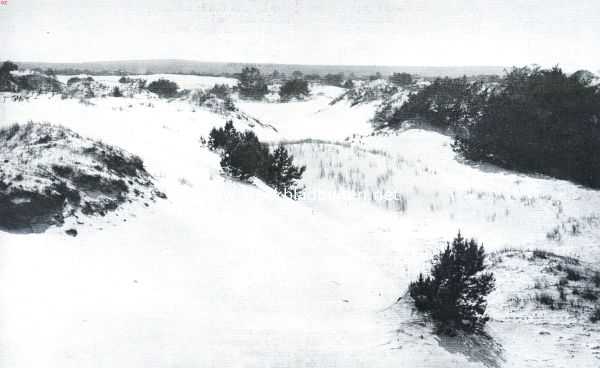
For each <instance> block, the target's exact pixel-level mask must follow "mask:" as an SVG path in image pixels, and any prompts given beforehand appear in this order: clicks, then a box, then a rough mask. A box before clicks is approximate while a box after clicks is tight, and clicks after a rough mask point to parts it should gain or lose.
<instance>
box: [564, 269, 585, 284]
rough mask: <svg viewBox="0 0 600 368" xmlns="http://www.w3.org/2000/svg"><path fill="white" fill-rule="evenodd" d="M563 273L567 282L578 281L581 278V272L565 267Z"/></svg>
mask: <svg viewBox="0 0 600 368" xmlns="http://www.w3.org/2000/svg"><path fill="white" fill-rule="evenodd" d="M565 272H566V273H567V280H570V281H579V280H581V278H582V277H581V272H579V271H577V270H576V269H574V268H571V267H567V268H566V269H565Z"/></svg>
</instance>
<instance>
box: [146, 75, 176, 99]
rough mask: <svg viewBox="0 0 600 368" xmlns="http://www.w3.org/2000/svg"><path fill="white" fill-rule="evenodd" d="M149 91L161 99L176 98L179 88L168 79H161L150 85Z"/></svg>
mask: <svg viewBox="0 0 600 368" xmlns="http://www.w3.org/2000/svg"><path fill="white" fill-rule="evenodd" d="M147 89H148V91H150V92H153V93H156V94H157V95H158V96H159V97H167V98H169V97H175V96H176V95H177V91H178V90H179V86H178V85H177V83H175V82H173V81H170V80H168V79H163V78H161V79H159V80H155V81H153V82H151V83H150V84H148V87H147Z"/></svg>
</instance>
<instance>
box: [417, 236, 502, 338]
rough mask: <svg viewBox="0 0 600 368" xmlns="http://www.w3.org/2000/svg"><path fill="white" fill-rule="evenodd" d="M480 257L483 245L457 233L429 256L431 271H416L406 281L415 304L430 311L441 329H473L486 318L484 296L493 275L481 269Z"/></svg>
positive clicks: (481, 325) (473, 330)
mask: <svg viewBox="0 0 600 368" xmlns="http://www.w3.org/2000/svg"><path fill="white" fill-rule="evenodd" d="M484 261H485V251H484V249H483V246H480V245H478V244H477V242H476V241H475V240H473V239H471V240H466V239H465V238H463V237H462V235H461V234H460V233H458V235H457V237H456V238H455V239H454V240H453V241H452V243H448V245H447V246H446V249H445V250H444V251H442V252H440V253H439V254H438V255H437V256H436V257H435V258H434V259H433V266H432V268H431V274H430V275H429V276H426V277H425V276H423V274H420V275H419V278H418V279H417V281H414V282H412V283H411V284H410V285H409V294H410V296H411V297H412V298H413V300H414V303H415V307H416V308H417V309H418V310H419V311H422V312H427V313H428V314H429V315H431V317H432V318H433V319H434V320H435V321H436V322H438V323H439V329H440V331H441V332H444V333H452V332H453V331H455V330H464V331H467V332H476V331H479V330H481V328H483V326H484V325H485V323H486V322H487V321H488V319H489V318H488V317H487V316H486V314H485V310H486V307H487V301H486V297H487V295H488V294H489V293H490V292H491V291H492V290H493V289H494V276H493V274H492V273H486V272H483V271H485V268H486V267H485V265H484Z"/></svg>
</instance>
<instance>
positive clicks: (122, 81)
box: [119, 76, 133, 83]
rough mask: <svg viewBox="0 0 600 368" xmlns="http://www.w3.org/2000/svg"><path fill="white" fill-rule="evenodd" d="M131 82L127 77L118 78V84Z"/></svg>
mask: <svg viewBox="0 0 600 368" xmlns="http://www.w3.org/2000/svg"><path fill="white" fill-rule="evenodd" d="M132 81H133V80H132V79H131V78H129V77H127V76H122V77H121V78H119V83H131V82H132Z"/></svg>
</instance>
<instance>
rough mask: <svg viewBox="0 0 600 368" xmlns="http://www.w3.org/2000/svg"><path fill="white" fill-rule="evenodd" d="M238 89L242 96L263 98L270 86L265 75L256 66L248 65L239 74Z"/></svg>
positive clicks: (253, 98) (252, 98)
mask: <svg viewBox="0 0 600 368" xmlns="http://www.w3.org/2000/svg"><path fill="white" fill-rule="evenodd" d="M238 90H239V92H240V97H241V98H245V99H251V100H262V99H263V98H264V97H265V95H266V94H267V93H269V87H268V86H267V81H266V79H265V77H264V76H263V75H262V74H261V72H260V70H258V68H256V67H246V68H244V69H242V72H241V73H240V74H239V75H238Z"/></svg>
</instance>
